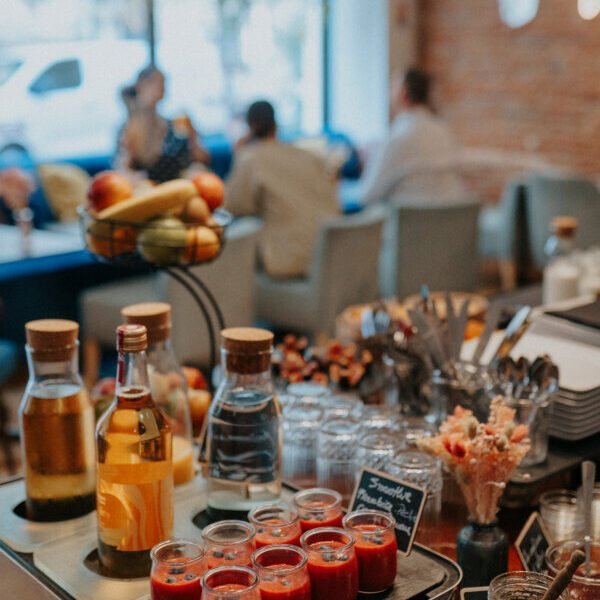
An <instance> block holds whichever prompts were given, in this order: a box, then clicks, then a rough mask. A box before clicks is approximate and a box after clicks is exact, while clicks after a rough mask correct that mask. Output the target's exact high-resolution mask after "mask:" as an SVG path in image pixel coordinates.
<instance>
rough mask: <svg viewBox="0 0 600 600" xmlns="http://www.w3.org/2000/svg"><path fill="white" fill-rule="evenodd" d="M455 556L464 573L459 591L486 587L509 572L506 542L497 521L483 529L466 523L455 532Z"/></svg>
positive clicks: (480, 526)
mask: <svg viewBox="0 0 600 600" xmlns="http://www.w3.org/2000/svg"><path fill="white" fill-rule="evenodd" d="M456 554H457V558H458V564H459V565H460V567H461V569H462V570H463V580H462V587H478V586H485V585H489V584H490V581H491V580H492V579H493V578H494V577H496V575H500V574H501V573H506V571H507V570H508V538H507V537H506V534H505V533H504V531H502V529H500V527H498V522H497V521H494V522H492V523H488V524H485V525H482V524H480V523H476V522H475V521H469V524H468V525H467V526H466V527H463V528H462V529H461V530H460V531H459V532H458V538H457V540H456Z"/></svg>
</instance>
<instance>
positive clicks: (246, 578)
mask: <svg viewBox="0 0 600 600" xmlns="http://www.w3.org/2000/svg"><path fill="white" fill-rule="evenodd" d="M202 600H261V598H260V590H259V588H258V575H257V574H256V572H255V571H254V570H253V569H250V568H249V567H239V566H234V567H216V568H215V569H211V570H210V571H208V572H207V573H206V575H204V577H203V578H202Z"/></svg>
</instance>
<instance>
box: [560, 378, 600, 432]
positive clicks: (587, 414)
mask: <svg viewBox="0 0 600 600" xmlns="http://www.w3.org/2000/svg"><path fill="white" fill-rule="evenodd" d="M598 432H600V388H595V389H592V390H587V391H583V392H577V391H573V390H568V389H563V388H561V389H560V390H559V392H558V394H557V395H556V397H555V400H554V411H553V414H552V420H551V421H550V435H551V436H553V437H556V438H559V439H561V440H569V441H576V440H581V439H583V438H586V437H589V436H590V435H594V434H595V433H598Z"/></svg>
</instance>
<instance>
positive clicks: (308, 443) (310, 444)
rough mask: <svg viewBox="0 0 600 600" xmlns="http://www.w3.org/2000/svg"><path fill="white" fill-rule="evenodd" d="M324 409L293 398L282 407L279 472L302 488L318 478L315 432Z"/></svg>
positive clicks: (313, 482)
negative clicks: (281, 442)
mask: <svg viewBox="0 0 600 600" xmlns="http://www.w3.org/2000/svg"><path fill="white" fill-rule="evenodd" d="M322 416H323V411H322V409H321V407H320V406H318V405H317V404H315V403H312V402H310V403H309V402H305V401H300V402H297V401H293V402H290V403H288V405H287V406H286V407H285V408H284V409H283V451H282V453H281V459H282V461H281V462H282V467H281V468H282V476H283V479H284V480H285V481H289V482H290V483H293V484H294V485H296V486H298V487H301V488H304V487H311V486H313V485H315V483H316V481H317V436H318V433H319V426H320V424H321V421H322Z"/></svg>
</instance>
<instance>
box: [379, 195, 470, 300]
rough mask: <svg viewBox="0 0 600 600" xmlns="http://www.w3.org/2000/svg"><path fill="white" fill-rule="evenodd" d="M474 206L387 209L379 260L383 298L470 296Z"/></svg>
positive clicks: (466, 203) (467, 203)
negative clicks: (423, 292)
mask: <svg viewBox="0 0 600 600" xmlns="http://www.w3.org/2000/svg"><path fill="white" fill-rule="evenodd" d="M479 209H480V206H479V203H478V202H475V201H466V202H464V203H461V204H453V205H447V206H439V205H438V206H420V207H416V206H401V205H392V206H391V207H390V208H389V213H388V217H387V219H386V225H385V230H384V240H383V248H382V252H381V261H380V280H379V287H380V290H381V294H382V296H384V297H390V296H397V297H398V298H400V299H402V298H405V297H406V296H409V295H410V294H414V293H416V292H418V291H419V290H420V288H421V285H422V284H424V283H426V284H427V285H428V286H429V289H430V290H432V291H434V290H457V291H472V290H474V289H475V287H476V285H477V278H478V273H479V244H478V219H479Z"/></svg>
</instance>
